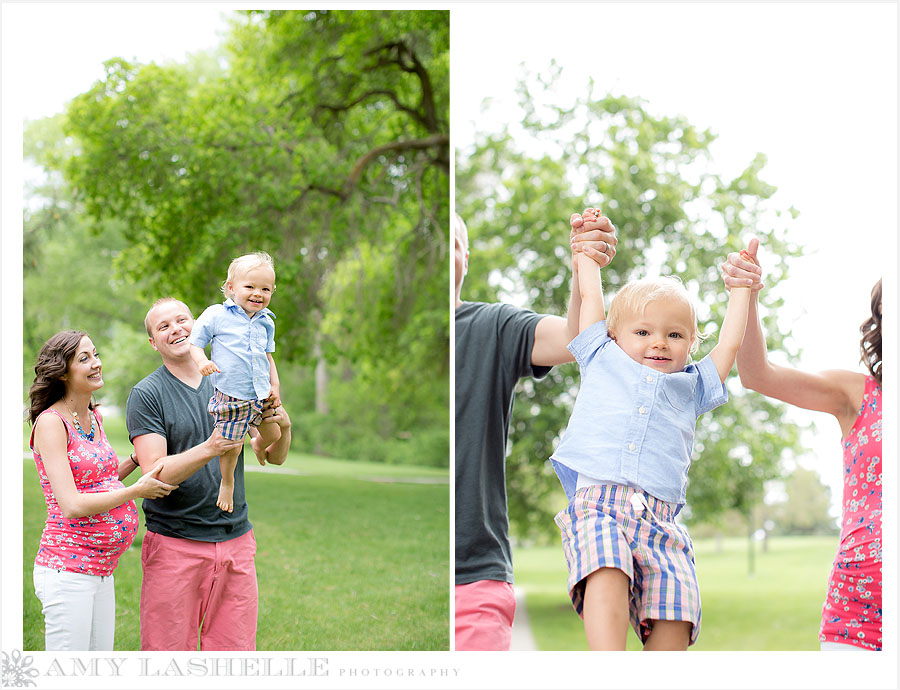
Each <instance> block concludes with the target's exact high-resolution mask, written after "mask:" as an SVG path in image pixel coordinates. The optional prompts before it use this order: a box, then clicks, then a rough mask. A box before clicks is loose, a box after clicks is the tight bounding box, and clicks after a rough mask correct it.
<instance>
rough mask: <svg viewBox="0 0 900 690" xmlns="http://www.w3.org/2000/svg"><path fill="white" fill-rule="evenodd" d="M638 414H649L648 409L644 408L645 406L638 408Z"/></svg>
mask: <svg viewBox="0 0 900 690" xmlns="http://www.w3.org/2000/svg"><path fill="white" fill-rule="evenodd" d="M638 414H647V408H646V407H644V406H643V405H641V406H640V407H639V408H638Z"/></svg>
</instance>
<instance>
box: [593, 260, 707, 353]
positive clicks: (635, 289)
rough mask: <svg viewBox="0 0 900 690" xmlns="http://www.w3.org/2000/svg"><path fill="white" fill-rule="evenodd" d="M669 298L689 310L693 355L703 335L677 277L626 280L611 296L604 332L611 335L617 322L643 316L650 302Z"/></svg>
mask: <svg viewBox="0 0 900 690" xmlns="http://www.w3.org/2000/svg"><path fill="white" fill-rule="evenodd" d="M661 299H672V300H678V301H681V302H683V303H684V304H686V305H687V306H688V308H689V309H690V310H691V322H692V324H693V332H692V333H691V352H695V351H696V349H697V345H698V344H699V341H700V340H703V338H704V335H703V334H702V333H700V329H699V327H698V325H697V307H696V305H695V304H694V300H693V299H691V296H690V294H689V293H688V291H687V290H686V289H685V287H684V283H682V282H681V279H680V278H678V276H659V277H658V278H640V279H639V280H631V281H628V282H627V283H626V284H625V285H624V286H623V287H622V288H621V289H620V290H619V291H618V292H617V293H616V295H615V297H613V301H612V303H611V304H610V305H609V313H608V314H607V315H606V329H607V331H610V332H613V333H614V332H615V331H616V329H617V327H618V325H619V322H620V321H621V320H622V319H624V318H626V316H627V315H629V314H640V315H642V316H643V314H644V311H645V310H646V309H647V305H648V304H650V302H654V301H656V300H661Z"/></svg>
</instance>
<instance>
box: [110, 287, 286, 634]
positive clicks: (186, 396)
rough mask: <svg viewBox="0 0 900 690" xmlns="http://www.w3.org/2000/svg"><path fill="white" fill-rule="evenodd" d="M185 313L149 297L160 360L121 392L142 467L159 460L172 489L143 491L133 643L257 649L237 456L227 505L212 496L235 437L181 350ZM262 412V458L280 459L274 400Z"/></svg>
mask: <svg viewBox="0 0 900 690" xmlns="http://www.w3.org/2000/svg"><path fill="white" fill-rule="evenodd" d="M193 323H194V319H193V317H192V316H191V312H190V310H189V309H188V307H187V306H186V305H185V304H183V303H182V302H179V301H178V300H175V299H172V298H164V299H161V300H159V301H158V302H156V303H155V304H154V305H153V306H152V307H151V308H150V311H148V312H147V318H146V319H145V320H144V325H145V326H146V328H147V335H148V336H149V339H150V345H151V346H152V347H153V349H154V350H156V351H157V352H159V354H160V356H161V358H162V366H161V367H159V369H157V370H156V371H154V372H153V373H151V374H150V375H149V376H147V377H146V378H144V379H143V380H141V381H139V382H138V383H137V385H135V386H134V388H133V389H132V391H131V394H130V395H129V396H128V403H127V405H126V414H125V419H126V424H127V426H128V435H129V438H130V439H131V442H132V443H133V444H134V450H135V455H136V457H137V459H138V463H139V464H140V466H141V469H142V471H144V472H147V471H149V470H150V469H151V468H152V467H153V466H155V465H156V464H162V465H163V469H162V470H161V471H160V473H159V475H158V476H159V477H164V478H165V479H162V480H161V481H166V482H167V483H170V484H177V485H178V489H176V490H175V491H173V492H172V493H171V494H169V495H168V496H165V497H163V498H162V499H153V500H150V499H145V500H144V504H143V509H144V514H145V516H146V521H147V532H146V534H145V535H144V540H143V544H142V547H141V563H142V566H143V580H142V584H141V612H140V623H141V649H142V650H144V651H147V650H169V651H176V650H191V651H194V650H196V649H197V645H198V641H199V645H200V649H201V650H203V651H213V650H254V649H256V617H257V608H258V596H257V583H256V567H255V562H254V555H255V553H256V541H255V539H254V536H253V528H252V525H251V524H250V521H249V519H248V513H247V502H246V500H245V494H244V465H243V457H240V458H239V459H238V465H237V468H236V470H235V493H234V498H235V506H234V512H232V513H226V512H224V511H222V510H220V509H219V508H218V507H217V506H216V499H217V497H218V491H219V480H220V479H221V476H220V472H219V461H218V456H219V454H220V453H224V452H225V451H227V450H229V449H231V448H235V447H240V446H241V445H243V442H242V441H230V440H228V439H226V438H224V437H223V436H222V435H221V434H220V433H219V431H218V430H217V429H216V428H215V425H214V423H213V417H212V416H211V415H210V414H209V413H208V412H207V404H208V403H209V399H210V397H211V396H212V395H213V392H214V391H213V387H212V384H211V383H210V381H209V379H208V378H204V377H203V376H201V375H200V371H199V370H198V369H197V366H196V365H195V364H194V362H193V360H192V359H191V356H190V345H189V343H188V336H189V335H190V332H191V328H192V327H193ZM264 416H266V417H267V418H270V419H271V420H272V421H275V422H276V423H278V424H279V426H281V429H282V436H281V438H280V439H279V440H278V441H277V442H276V443H273V444H272V445H271V446H269V448H267V455H266V460H267V461H268V462H270V463H273V464H276V465H280V464H282V463H283V462H284V461H285V458H286V457H287V452H288V450H289V448H290V439H291V434H290V419H289V418H288V416H287V413H286V412H285V411H284V410H283V408H281V407H277V408H270V409H268V410H266V411H265V413H264Z"/></svg>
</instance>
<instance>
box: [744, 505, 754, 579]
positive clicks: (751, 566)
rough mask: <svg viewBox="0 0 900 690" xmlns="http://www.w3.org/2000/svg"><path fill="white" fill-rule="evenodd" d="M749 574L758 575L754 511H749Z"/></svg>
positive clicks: (747, 515)
mask: <svg viewBox="0 0 900 690" xmlns="http://www.w3.org/2000/svg"><path fill="white" fill-rule="evenodd" d="M746 517H747V574H748V575H749V576H750V577H753V576H754V575H756V550H755V549H754V548H753V513H752V512H749V511H748V512H747V513H746Z"/></svg>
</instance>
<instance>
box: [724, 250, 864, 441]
mask: <svg viewBox="0 0 900 690" xmlns="http://www.w3.org/2000/svg"><path fill="white" fill-rule="evenodd" d="M735 261H736V257H734V256H732V255H729V258H728V266H723V267H722V270H723V276H724V275H726V274H728V271H727V270H726V269H727V267H734V265H735ZM731 275H734V274H731ZM758 295H759V293H758V292H754V293H753V297H752V299H751V300H750V305H749V314H748V318H747V331H746V333H745V334H744V341H743V344H742V345H741V348H740V349H739V350H738V354H737V367H738V375H739V376H740V377H741V385H743V386H744V387H745V388H749V389H750V390H754V391H756V392H757V393H761V394H762V395H766V396H768V397H771V398H776V399H778V400H781V401H783V402H786V403H789V404H791V405H796V406H797V407H802V408H803V409H806V410H815V411H817V412H827V413H829V414H832V415H834V416H835V417H836V418H837V420H838V422H839V423H840V425H841V429H842V431H843V433H844V434H846V433H847V432H848V431H849V430H850V428H851V427H852V426H853V422H854V421H855V419H856V415H857V413H858V412H859V410H858V409H857V408H858V406H859V400H861V399H862V396H863V393H864V389H865V376H863V375H862V374H858V373H856V372H852V371H845V370H842V369H831V370H826V371H821V372H806V371H800V370H799V369H794V368H793V367H785V366H781V365H778V364H773V363H772V362H771V361H770V360H769V354H768V350H767V348H766V335H765V332H764V331H763V327H762V322H761V320H760V316H759V299H758Z"/></svg>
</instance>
